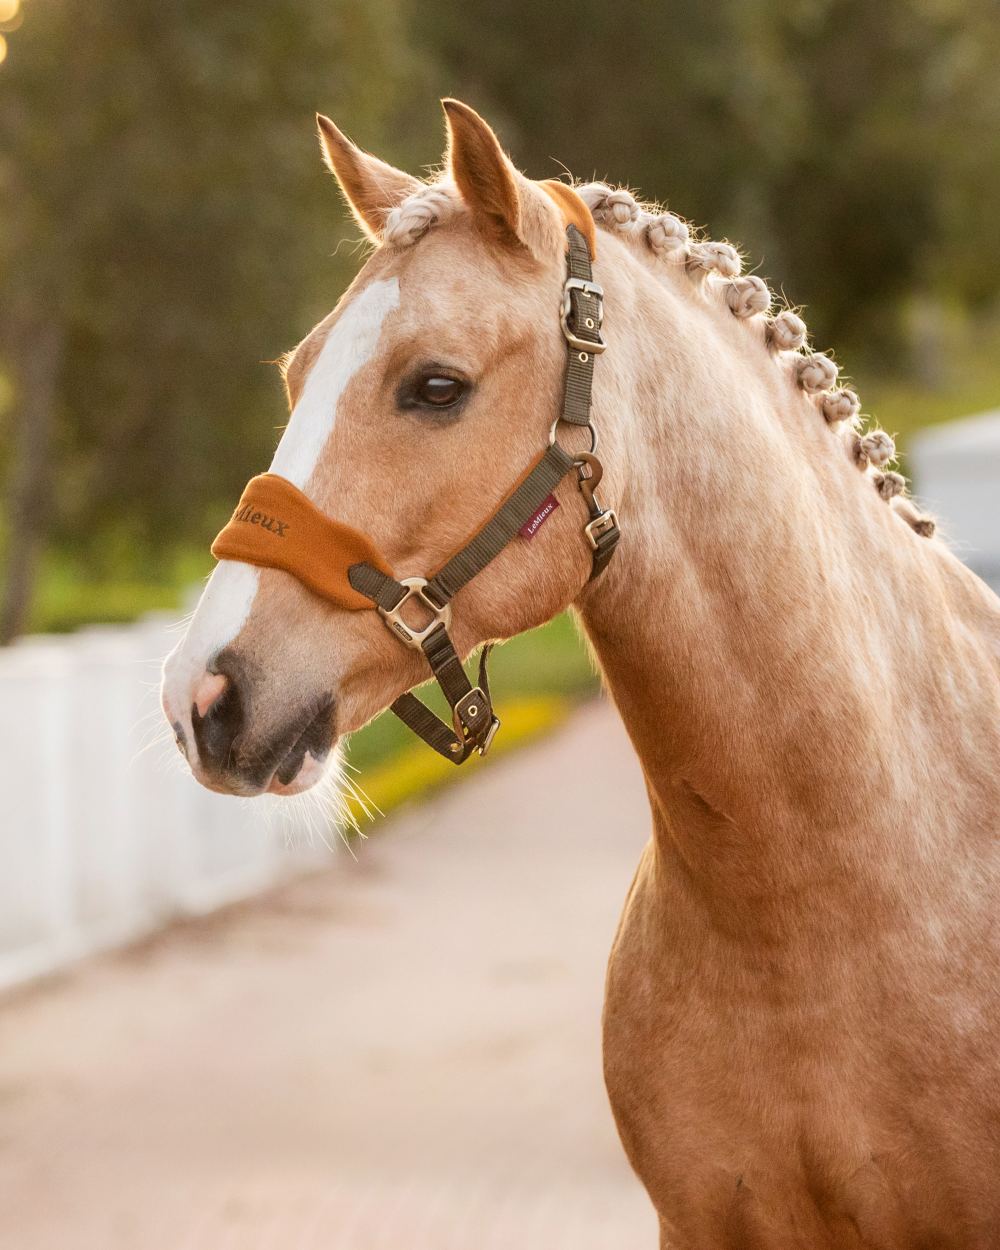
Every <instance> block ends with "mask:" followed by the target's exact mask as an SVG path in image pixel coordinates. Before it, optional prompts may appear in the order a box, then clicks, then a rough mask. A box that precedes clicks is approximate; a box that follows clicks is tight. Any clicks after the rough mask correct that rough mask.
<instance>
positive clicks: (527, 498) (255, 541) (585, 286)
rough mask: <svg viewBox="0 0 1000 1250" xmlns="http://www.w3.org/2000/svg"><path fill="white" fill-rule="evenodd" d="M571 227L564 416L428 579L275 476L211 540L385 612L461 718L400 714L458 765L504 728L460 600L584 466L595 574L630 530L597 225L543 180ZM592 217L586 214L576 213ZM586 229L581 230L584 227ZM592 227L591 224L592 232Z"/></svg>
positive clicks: (262, 481) (412, 709) (259, 480)
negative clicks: (466, 652)
mask: <svg viewBox="0 0 1000 1250" xmlns="http://www.w3.org/2000/svg"><path fill="white" fill-rule="evenodd" d="M540 185H541V187H542V189H543V190H545V191H546V192H547V193H548V194H549V195H550V196H551V198H552V199H553V200H554V201H555V203H556V204H557V205H558V206H559V208H560V209H561V210H562V212H563V214H564V217H565V218H566V219H567V220H568V222H569V224H568V225H567V227H566V235H567V241H568V251H567V268H568V275H567V278H566V282H565V285H564V287H563V302H562V309H561V313H560V322H561V324H562V331H563V335H564V337H565V339H566V346H567V351H568V357H567V364H566V382H565V390H564V394H563V406H562V411H561V412H560V413H559V415H558V416H557V417H556V418H555V420H554V421H553V422H552V429H551V432H550V435H549V446H548V447H547V448H546V450H545V451H543V452H542V453H541V454H540V455H539V456H538V458H537V460H536V461H535V462H534V464H533V465H532V466H531V467H530V468H529V469H528V471H527V472H526V474H525V475H524V477H523V478H522V480H521V482H520V483H519V485H517V486H516V487H515V488H514V489H513V490H512V491H511V493H510V494H509V495H508V496H507V498H506V499H505V500H504V502H503V503H502V504H501V505H500V507H499V508H498V509H497V511H496V512H495V513H494V514H493V516H491V517H490V518H489V520H488V521H486V522H485V523H484V524H483V526H482V527H481V528H480V529H479V530H478V531H477V533H476V534H475V535H474V536H473V538H472V539H470V541H469V542H468V543H467V544H466V545H465V546H464V547H462V548H461V549H460V550H459V551H457V552H456V553H455V555H453V556H452V557H451V559H450V560H448V561H447V562H446V563H445V564H444V565H443V566H442V567H441V568H440V569H438V571H437V572H436V573H435V574H434V575H433V576H432V577H429V578H424V577H403V578H400V579H399V580H397V579H396V577H395V575H394V573H393V571H392V569H391V568H390V566H389V565H388V563H387V562H386V560H385V559H384V557H383V556H382V555H381V553H380V552H379V551H378V548H377V547H376V546H375V544H374V542H373V541H372V540H371V539H370V538H369V537H368V536H367V535H366V534H363V533H361V532H360V531H359V530H356V529H353V528H352V527H351V526H349V525H345V524H344V523H343V522H341V521H335V520H333V519H331V518H330V517H327V516H326V515H324V514H323V513H322V512H321V511H320V510H319V509H318V508H317V507H316V506H315V504H313V503H312V502H311V501H310V500H309V499H308V498H307V497H306V496H305V495H304V494H303V493H302V492H301V491H300V490H299V489H298V488H297V487H295V486H293V485H292V484H291V482H288V481H286V480H285V479H284V478H282V477H278V476H276V475H275V474H273V473H264V474H262V475H261V476H260V477H255V478H253V479H252V480H251V481H250V482H249V483H248V485H247V488H246V490H245V491H244V492H243V496H242V498H241V499H240V502H239V505H238V507H237V509H236V511H235V512H234V513H233V516H232V519H231V520H230V522H229V524H228V525H227V526H226V527H225V529H223V530H222V532H221V533H220V534H219V536H218V537H217V538H216V540H215V542H214V543H213V544H212V554H213V555H214V556H215V557H216V558H217V559H220V560H242V561H244V562H245V563H247V564H256V565H262V566H264V567H266V568H276V569H284V570H285V571H286V572H288V573H291V574H292V576H293V577H296V578H298V580H299V581H300V582H301V583H302V584H303V585H304V586H307V587H308V588H309V589H310V590H311V591H313V592H314V593H315V594H317V595H319V596H320V597H321V598H324V599H327V600H329V601H330V602H331V603H334V604H336V605H337V606H338V607H341V608H347V609H348V610H350V611H358V610H362V609H369V610H370V609H372V608H375V609H376V610H377V611H378V613H379V615H380V616H381V617H382V619H383V620H384V621H385V623H386V625H387V626H388V627H389V629H391V630H392V632H393V634H394V635H395V636H396V637H397V638H399V639H400V641H401V642H403V643H405V644H406V645H407V646H409V647H414V648H416V649H417V650H419V651H422V652H423V654H424V655H425V656H426V657H427V662H428V663H429V664H430V667H431V672H432V673H433V674H434V676H435V678H436V679H437V681H438V684H439V685H440V686H441V689H442V690H443V691H444V695H445V698H446V699H447V700H448V704H449V706H450V707H451V710H452V726H448V725H446V724H445V723H444V721H441V720H439V719H438V718H437V717H436V716H435V715H434V713H433V712H431V711H430V709H429V708H427V707H426V706H425V705H424V704H423V703H421V702H420V700H419V699H418V698H417V697H416V696H415V695H414V694H412V693H411V692H409V691H408V692H407V693H406V694H403V695H400V697H399V698H398V699H397V700H396V701H395V702H394V703H393V704H392V711H393V712H395V714H396V715H397V716H398V717H399V718H400V720H402V721H403V722H404V723H405V724H406V725H407V726H408V727H409V728H410V729H412V730H413V732H414V733H416V734H418V735H419V736H420V737H421V738H422V739H423V740H424V741H425V742H426V743H427V744H428V745H429V746H431V747H433V748H434V750H435V751H437V752H438V753H439V754H441V755H443V756H444V757H445V759H449V760H452V761H453V762H454V763H456V764H461V763H463V761H465V760H466V759H467V758H468V757H469V756H470V755H471V754H472V752H473V751H474V750H476V751H478V752H479V754H480V755H484V754H485V753H486V751H487V749H488V748H489V745H490V743H491V742H492V741H493V736H494V734H495V733H496V731H497V729H498V728H499V727H500V721H499V720H498V719H497V717H496V716H495V715H494V712H493V705H492V703H491V701H490V688H489V681H488V677H487V672H486V665H487V660H488V658H489V653H490V649H491V648H490V647H489V646H486V647H484V648H483V650H482V653H481V655H480V658H479V676H478V679H477V684H476V685H475V686H473V685H472V683H471V682H470V681H469V679H468V677H467V676H466V673H465V669H464V668H463V667H462V663H461V661H460V660H459V658H458V655H457V653H456V651H455V648H454V646H453V644H452V641H451V638H450V637H449V634H448V626H449V625H450V623H451V600H452V599H453V598H454V597H455V595H456V594H457V593H458V591H459V590H461V588H462V587H463V586H465V585H466V583H468V582H470V581H471V580H472V578H474V577H475V576H476V575H477V574H478V573H481V572H482V570H483V569H484V568H486V566H487V565H488V564H489V563H490V562H491V561H492V560H493V559H495V557H496V556H498V555H499V554H500V552H501V551H503V549H504V548H505V547H506V546H507V545H508V543H510V542H511V540H512V539H513V538H514V537H515V536H516V535H517V534H518V532H519V531H520V530H521V528H522V527H523V526H524V525H526V524H528V523H530V522H531V521H532V520H533V519H535V518H536V517H537V515H538V512H539V509H540V508H541V507H542V506H543V505H544V504H545V501H546V499H547V498H548V496H549V495H550V494H551V493H552V491H553V489H554V488H555V486H556V485H557V484H558V483H559V482H560V481H562V479H563V478H564V477H565V476H566V474H567V473H569V472H570V470H573V469H575V470H576V472H577V475H578V478H579V484H580V492H581V494H582V495H583V498H584V500H585V502H586V504H587V509H588V512H589V515H590V520H589V521H588V522H587V524H586V525H585V526H584V528H583V532H584V535H585V537H586V539H587V541H588V543H589V544H590V547H591V550H592V553H593V563H592V567H591V573H590V576H591V578H594V577H596V576H597V575H598V574H599V573H600V572H601V571H602V570H603V569H604V568H605V566H606V565H607V564H608V562H609V560H610V559H611V557H612V555H613V554H614V551H615V548H616V547H617V545H618V540H619V538H620V537H621V532H620V530H619V528H618V519H617V517H616V516H615V513H614V512H613V511H612V510H611V509H610V508H609V509H605V508H602V507H601V505H600V504H599V503H598V502H597V499H596V498H595V495H594V490H595V488H596V487H597V485H598V483H599V482H600V480H601V476H602V473H603V469H602V467H601V463H600V461H599V460H598V459H597V457H596V455H595V454H594V453H595V452H596V450H597V431H596V430H595V428H594V425H593V423H592V421H591V419H590V404H591V386H592V383H593V376H594V358H595V357H596V356H598V355H600V353H601V352H603V351H604V347H605V344H604V340H603V339H602V338H601V322H602V319H603V314H604V293H603V291H602V290H601V288H600V287H599V286H598V285H597V283H596V282H594V281H593V275H592V271H591V257H592V254H593V250H594V227H593V222H592V220H591V219H590V215H589V213H587V212H586V210H585V208H584V206H583V205H582V203H580V201H579V199H578V197H577V196H576V195H575V194H574V193H573V192H572V191H571V190H570V189H569V188H568V187H566V186H565V185H564V184H562V183H557V182H554V183H541V184H540ZM577 205H579V209H580V210H583V215H582V216H581V215H580V213H579V211H578V210H577ZM578 221H579V222H580V225H578V224H577V222H578ZM581 227H583V228H581ZM562 421H565V422H567V423H568V424H570V425H575V426H582V427H585V428H587V429H588V430H589V431H590V436H591V445H590V451H589V452H586V453H582V454H578V455H572V454H571V453H570V452H567V451H564V450H563V448H562V447H560V445H559V443H558V442H557V441H556V433H557V431H558V428H559V424H560V422H562ZM411 599H417V600H419V602H420V605H421V607H422V608H423V609H424V610H425V611H426V612H428V613H430V619H429V621H428V623H427V624H426V625H424V626H422V627H419V628H418V627H415V626H413V625H410V624H408V623H407V622H406V621H404V620H403V617H402V615H401V611H402V608H403V606H404V605H405V604H406V603H408V602H409V601H410V600H411Z"/></svg>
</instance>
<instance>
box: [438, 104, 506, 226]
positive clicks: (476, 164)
mask: <svg viewBox="0 0 1000 1250" xmlns="http://www.w3.org/2000/svg"><path fill="white" fill-rule="evenodd" d="M441 105H442V107H443V108H444V112H445V118H446V120H447V124H448V156H447V164H448V171H449V173H450V174H451V177H452V178H453V179H454V182H455V185H456V186H457V187H458V190H459V193H460V194H461V196H462V199H463V200H464V201H465V203H466V204H467V205H468V207H469V209H470V210H471V212H472V214H473V216H474V217H475V218H476V219H477V220H478V221H479V223H480V224H481V225H482V226H484V227H485V228H486V229H487V230H488V231H490V232H492V233H493V234H495V235H498V236H500V237H501V238H502V239H506V240H507V241H508V242H511V241H515V240H516V241H518V242H521V243H523V242H525V239H524V234H523V221H522V217H523V213H522V207H523V205H522V197H521V190H520V187H519V183H521V182H523V181H525V180H524V179H521V178H520V177H519V175H518V173H517V171H516V170H515V169H514V166H513V165H512V164H511V163H510V161H509V159H508V158H507V155H506V154H505V152H504V150H503V148H501V146H500V141H499V140H498V139H497V137H496V135H495V134H494V133H493V131H492V130H491V129H490V127H489V126H488V125H487V124H486V122H484V121H483V119H482V118H481V117H480V116H479V114H478V113H477V112H476V111H475V109H471V108H469V106H468V105H467V104H463V103H462V102H461V101H460V100H442V101H441Z"/></svg>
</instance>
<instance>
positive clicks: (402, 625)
mask: <svg viewBox="0 0 1000 1250" xmlns="http://www.w3.org/2000/svg"><path fill="white" fill-rule="evenodd" d="M399 584H400V585H401V586H405V587H406V594H405V595H404V596H403V597H402V599H400V601H399V602H398V603H397V604H396V606H395V607H394V608H383V607H381V606H379V609H378V611H379V615H380V616H381V617H382V619H383V620H384V621H385V622H386V624H387V625H388V626H389V628H390V629H391V630H393V631H394V632H395V634H396V636H397V637H398V638H399V639H400V640H401V641H403V642H405V643H406V645H407V646H408V647H413V649H414V650H415V651H419V650H421V648H422V646H423V644H424V642H425V641H426V639H428V638H429V637H430V636H431V634H433V632H434V631H435V630H436V629H437V628H438V627H439V626H441V625H443V626H444V627H445V629H447V628H448V626H449V625H450V624H451V604H450V603H446V604H445V605H444V607H438V605H437V604H436V603H435V602H434V600H433V599H431V598H430V596H429V595H427V594H426V592H425V588H426V586H427V578H426V577H402V578H400V583H399ZM411 599H418V600H419V601H420V603H421V605H422V606H423V607H425V608H426V609H427V611H428V612H430V613H431V620H430V621H429V622H428V623H427V624H426V625H425V626H423V627H422V628H420V627H417V626H414V625H408V624H407V623H406V621H404V620H403V618H402V616H401V615H400V610H401V609H402V607H403V605H404V604H405V603H409V601H410V600H411Z"/></svg>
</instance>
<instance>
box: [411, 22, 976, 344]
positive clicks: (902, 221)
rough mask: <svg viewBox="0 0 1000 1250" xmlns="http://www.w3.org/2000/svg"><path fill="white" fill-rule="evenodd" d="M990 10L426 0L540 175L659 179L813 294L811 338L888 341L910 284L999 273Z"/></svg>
mask: <svg viewBox="0 0 1000 1250" xmlns="http://www.w3.org/2000/svg"><path fill="white" fill-rule="evenodd" d="M998 19H1000V5H998V4H997V2H996V0H882V3H880V4H877V5H874V4H871V3H870V2H869V0H785V2H783V3H778V2H777V0H715V2H714V3H711V4H705V3H704V2H703V0H673V2H672V3H670V4H645V3H632V4H628V3H626V4H617V5H611V4H608V3H607V0H548V3H546V4H538V3H536V2H534V0H508V3H506V4H504V5H502V6H498V5H495V4H492V3H489V2H487V0H437V2H436V3H434V4H432V5H429V6H427V8H426V12H425V22H424V23H423V25H422V31H423V36H424V38H425V39H426V40H427V42H428V45H429V47H430V49H431V52H432V54H433V56H434V58H435V59H436V60H437V61H438V63H439V64H440V65H441V67H442V69H441V81H442V83H443V85H444V86H445V87H446V89H447V90H449V91H451V92H453V93H454V94H456V95H458V96H461V97H462V98H465V99H468V101H469V102H470V103H471V104H473V105H475V106H476V107H478V108H480V109H481V111H483V112H484V113H485V114H486V115H487V116H488V117H490V118H491V119H492V120H494V121H495V122H496V123H497V125H498V126H499V128H500V130H501V132H502V134H503V136H504V138H505V140H506V141H507V143H508V144H509V145H510V146H511V147H512V148H513V150H514V152H515V153H516V155H517V157H518V159H519V160H520V161H522V162H523V163H524V164H525V165H526V166H527V168H528V170H529V171H530V172H531V173H532V174H533V175H534V176H536V177H551V176H552V175H553V173H554V172H557V167H556V165H555V162H554V160H553V158H554V157H558V158H559V161H560V162H564V163H565V165H566V167H567V168H569V169H570V170H571V171H572V172H573V173H574V174H575V175H576V176H578V177H583V178H588V177H590V176H592V175H596V176H598V177H602V178H608V179H609V180H611V181H613V182H624V183H627V184H629V185H631V186H633V187H637V188H638V189H639V190H640V191H641V192H643V193H644V194H646V195H648V196H649V197H650V198H660V199H664V200H667V201H668V202H669V205H670V207H671V208H673V209H675V210H676V211H677V212H679V213H681V214H682V215H684V216H686V217H689V218H692V219H693V220H695V221H696V222H700V223H708V224H709V225H710V227H711V230H712V233H713V235H714V236H715V237H724V236H726V235H730V236H731V237H732V238H734V239H735V240H737V241H739V242H740V243H741V244H743V245H744V246H745V247H746V249H747V251H748V253H749V256H750V258H751V260H750V263H751V264H756V263H757V262H758V261H760V262H761V268H762V271H763V272H764V273H765V274H766V275H768V276H769V277H770V278H771V279H772V281H774V282H775V283H776V284H777V285H778V286H783V287H785V288H786V289H787V291H788V293H789V296H790V297H791V298H793V299H796V300H800V301H804V302H805V303H807V304H808V306H809V321H810V325H811V328H812V329H813V331H814V332H815V335H816V337H817V339H818V340H819V342H820V343H821V344H823V345H825V344H827V343H829V342H833V343H834V344H835V345H839V346H841V347H844V346H846V347H847V349H848V351H849V352H851V351H853V353H854V355H855V358H856V359H859V358H862V357H863V356H864V355H865V354H870V355H871V356H875V355H876V354H878V355H879V356H880V357H881V358H883V359H884V358H885V354H886V353H887V352H889V353H891V352H892V351H893V350H894V349H898V348H899V347H900V345H901V343H902V340H903V337H904V336H903V328H904V322H905V318H904V316H903V314H904V312H905V302H906V296H907V295H908V294H909V293H910V292H913V291H921V292H930V293H934V294H936V295H938V296H939V297H940V298H946V299H951V298H955V299H959V300H976V299H984V298H987V297H993V298H995V296H996V293H997V291H998V288H1000V250H998V249H997V248H996V247H995V246H993V245H992V243H991V242H990V239H989V236H988V235H987V229H989V228H990V223H991V221H992V216H993V215H994V213H995V206H996V204H997V201H998V198H1000V74H998V73H997V72H996V67H997V64H998V63H1000V20H998ZM991 206H992V209H993V212H991V211H990V207H991Z"/></svg>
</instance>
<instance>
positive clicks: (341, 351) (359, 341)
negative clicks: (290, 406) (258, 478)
mask: <svg viewBox="0 0 1000 1250" xmlns="http://www.w3.org/2000/svg"><path fill="white" fill-rule="evenodd" d="M398 304H399V282H398V281H397V280H396V279H395V278H386V279H383V280H382V281H380V282H373V283H372V284H371V285H370V286H366V287H365V289H364V290H363V291H362V292H361V294H360V295H358V296H356V297H355V298H354V299H353V300H351V302H350V304H348V306H347V307H346V308H345V309H344V312H343V314H342V315H341V317H340V319H339V320H338V321H337V323H336V325H335V326H334V327H333V329H332V330H331V331H330V333H329V334H328V335H327V339H326V342H325V343H324V344H323V348H322V350H321V351H320V354H319V358H318V360H317V361H316V363H315V364H314V365H313V367H312V369H311V370H310V371H309V376H308V377H307V378H306V384H305V386H304V387H303V388H302V394H301V395H300V396H299V402H298V403H297V404H296V405H295V408H294V410H293V412H292V416H291V420H290V421H289V422H288V428H287V429H286V430H285V432H284V434H283V435H282V438H281V442H280V443H279V444H278V450H277V451H276V452H275V453H274V459H273V460H272V461H271V472H272V473H277V474H278V475H279V476H280V477H285V478H287V479H288V480H289V481H290V482H291V483H292V485H293V486H297V487H298V488H299V490H304V489H305V485H306V482H308V481H309V478H310V477H311V476H312V471H313V469H314V468H315V467H316V462H317V460H319V457H320V453H321V452H322V450H323V448H324V447H325V446H326V440H327V439H328V438H329V437H330V432H331V430H332V429H333V422H334V418H335V417H336V415H337V405H338V403H339V402H340V397H341V395H343V393H344V391H345V389H346V387H347V384H348V382H350V380H351V378H352V377H353V376H354V375H355V373H357V371H358V370H359V369H360V368H361V366H362V365H363V364H364V363H365V362H366V361H367V360H369V359H370V358H371V356H372V353H373V352H374V351H375V347H376V344H377V343H378V340H379V335H380V334H381V333H382V322H383V321H384V320H385V318H386V315H387V314H388V313H390V312H391V311H392V310H393V309H394V308H396V307H397V306H398Z"/></svg>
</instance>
